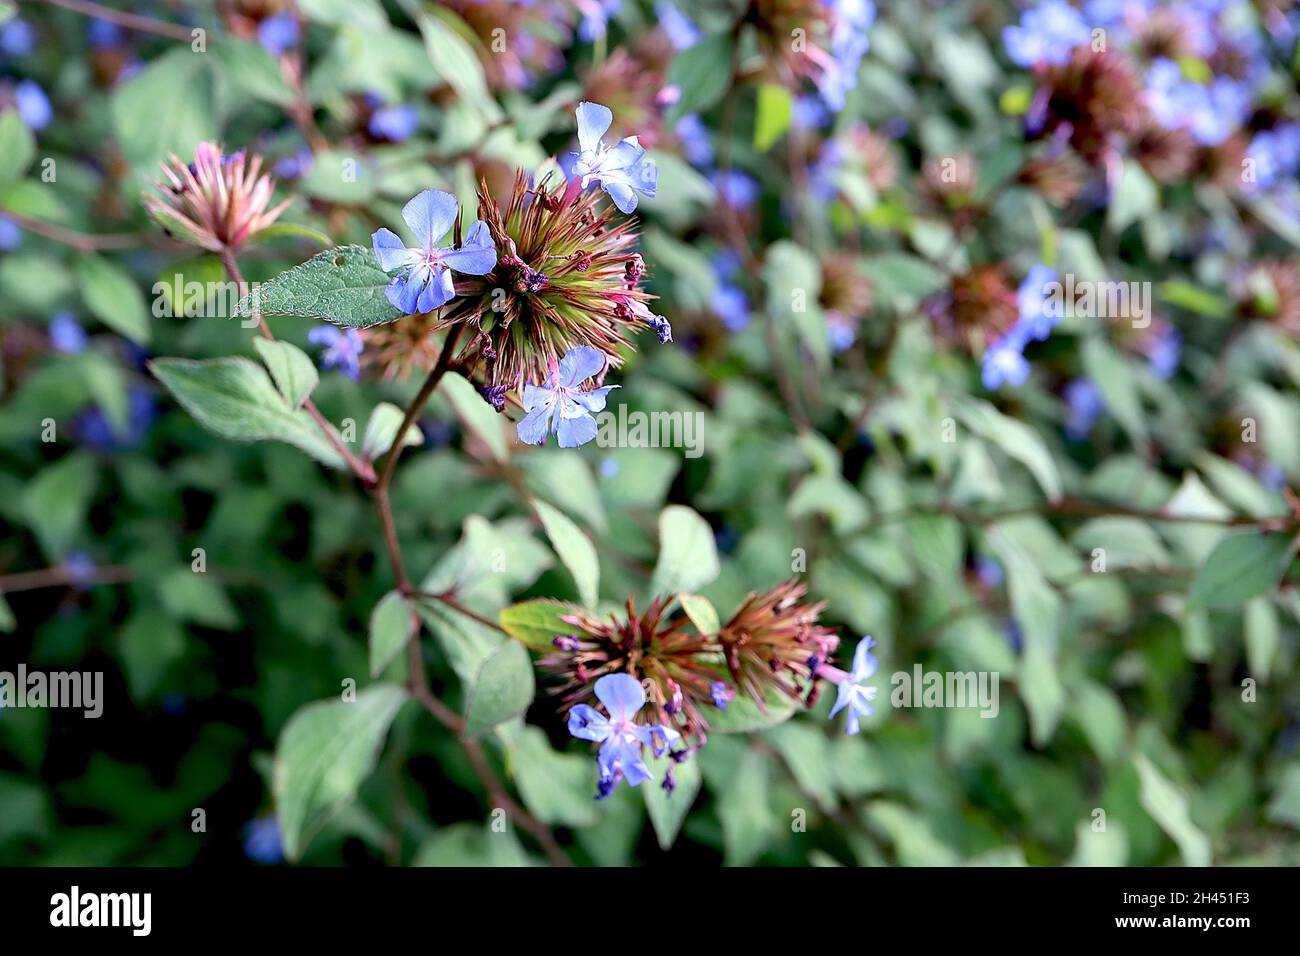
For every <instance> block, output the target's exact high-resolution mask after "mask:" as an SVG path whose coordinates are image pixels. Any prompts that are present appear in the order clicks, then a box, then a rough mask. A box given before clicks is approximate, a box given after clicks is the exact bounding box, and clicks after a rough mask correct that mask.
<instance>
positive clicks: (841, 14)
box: [817, 0, 876, 113]
mask: <svg viewBox="0 0 1300 956" xmlns="http://www.w3.org/2000/svg"><path fill="white" fill-rule="evenodd" d="M828 5H829V6H830V8H831V59H830V62H828V63H827V64H826V66H825V69H824V70H823V71H822V74H821V76H820V77H819V78H818V80H817V89H818V92H820V93H821V96H822V99H823V100H824V101H825V102H826V105H827V106H828V107H830V109H831V110H833V111H834V112H837V113H838V112H839V111H840V110H842V109H844V101H845V97H846V96H847V95H848V91H849V90H851V89H853V88H854V87H855V86H857V85H858V68H859V67H861V65H862V58H863V57H864V56H865V55H866V53H867V50H868V49H869V48H870V41H869V40H868V39H867V31H868V30H870V29H871V24H873V23H874V22H875V20H876V5H875V4H874V3H872V2H871V0H830V3H829V4H828Z"/></svg>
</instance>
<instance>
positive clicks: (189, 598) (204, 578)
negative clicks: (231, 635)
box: [153, 567, 240, 631]
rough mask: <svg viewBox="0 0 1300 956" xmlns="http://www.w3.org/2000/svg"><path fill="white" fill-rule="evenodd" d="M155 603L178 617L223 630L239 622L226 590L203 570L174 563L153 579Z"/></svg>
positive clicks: (237, 624) (234, 627)
mask: <svg viewBox="0 0 1300 956" xmlns="http://www.w3.org/2000/svg"><path fill="white" fill-rule="evenodd" d="M153 585H154V590H155V591H156V592H157V594H158V603H159V604H160V605H162V607H163V608H164V609H165V610H166V611H167V613H168V614H170V615H171V616H172V617H173V618H175V619H176V620H178V621H189V622H192V623H194V624H202V625H203V626H204V627H214V628H217V629H219V630H222V631H233V630H236V629H237V628H238V627H239V625H240V620H239V613H238V612H237V611H236V610H235V607H234V605H233V604H231V603H230V598H229V597H228V596H227V595H226V592H225V590H224V589H223V588H222V587H221V585H220V584H218V583H217V582H216V581H214V580H213V579H212V578H211V576H209V575H208V574H206V573H202V572H198V571H194V570H192V569H191V568H189V567H176V568H172V569H171V570H170V571H167V572H166V573H165V574H161V575H159V576H157V577H156V578H155V579H154V580H153Z"/></svg>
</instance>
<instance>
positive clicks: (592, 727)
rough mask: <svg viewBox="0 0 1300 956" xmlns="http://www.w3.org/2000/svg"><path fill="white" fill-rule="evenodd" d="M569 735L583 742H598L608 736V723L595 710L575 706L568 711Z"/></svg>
mask: <svg viewBox="0 0 1300 956" xmlns="http://www.w3.org/2000/svg"><path fill="white" fill-rule="evenodd" d="M569 733H571V734H573V736H575V737H580V738H582V739H583V740H594V741H597V742H600V741H602V740H604V739H605V738H606V737H608V736H609V721H608V720H606V719H605V718H604V717H602V716H601V715H600V713H599V712H598V711H597V710H596V708H594V707H591V706H589V705H587V704H575V705H574V707H573V709H572V710H571V711H569Z"/></svg>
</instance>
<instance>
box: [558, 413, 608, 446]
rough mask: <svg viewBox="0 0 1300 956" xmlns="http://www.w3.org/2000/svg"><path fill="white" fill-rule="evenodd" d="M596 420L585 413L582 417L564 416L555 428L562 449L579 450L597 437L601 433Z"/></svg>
mask: <svg viewBox="0 0 1300 956" xmlns="http://www.w3.org/2000/svg"><path fill="white" fill-rule="evenodd" d="M599 430H600V429H599V427H598V426H597V425H596V419H594V418H592V417H591V416H590V415H588V414H586V412H583V414H582V416H581V417H576V416H572V415H563V416H561V417H560V423H559V424H558V425H557V426H556V428H555V434H556V437H557V438H559V440H560V447H561V448H578V447H581V446H582V445H585V444H587V442H589V441H591V440H592V439H593V438H595V437H596V433H597V432H598V431H599Z"/></svg>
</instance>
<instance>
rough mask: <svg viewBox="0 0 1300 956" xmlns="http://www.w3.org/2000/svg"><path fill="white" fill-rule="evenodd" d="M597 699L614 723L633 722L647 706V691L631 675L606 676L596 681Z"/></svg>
mask: <svg viewBox="0 0 1300 956" xmlns="http://www.w3.org/2000/svg"><path fill="white" fill-rule="evenodd" d="M596 697H597V698H598V699H599V700H600V702H601V703H602V704H604V705H605V710H607V711H608V712H609V719H610V720H614V721H618V720H631V719H632V718H633V717H635V716H636V713H637V711H639V710H640V709H641V708H642V707H644V706H645V689H644V688H643V687H642V686H641V682H640V681H638V680H637V679H636V678H635V677H633V676H632V675H631V674H606V675H605V676H604V677H602V678H601V679H600V680H598V681H596Z"/></svg>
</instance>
